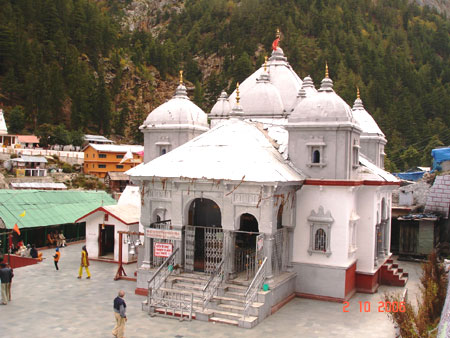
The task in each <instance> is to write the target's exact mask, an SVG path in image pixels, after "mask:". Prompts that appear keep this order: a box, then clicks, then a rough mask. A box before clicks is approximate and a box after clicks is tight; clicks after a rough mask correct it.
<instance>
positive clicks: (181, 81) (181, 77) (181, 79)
mask: <svg viewBox="0 0 450 338" xmlns="http://www.w3.org/2000/svg"><path fill="white" fill-rule="evenodd" d="M182 84H183V71H182V70H180V85H182Z"/></svg>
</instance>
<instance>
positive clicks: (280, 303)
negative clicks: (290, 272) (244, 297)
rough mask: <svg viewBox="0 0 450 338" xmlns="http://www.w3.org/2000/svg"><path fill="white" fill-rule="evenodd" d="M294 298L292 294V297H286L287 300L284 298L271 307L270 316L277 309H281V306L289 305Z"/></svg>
mask: <svg viewBox="0 0 450 338" xmlns="http://www.w3.org/2000/svg"><path fill="white" fill-rule="evenodd" d="M294 298H295V293H293V294H292V295H290V296H288V297H287V298H285V299H284V300H282V301H281V302H279V303H278V304H275V305H274V306H272V309H271V311H270V314H271V315H273V314H274V313H275V312H277V311H278V310H279V309H281V308H282V307H283V306H285V305H286V304H287V303H289V302H290V301H291V300H293V299H294Z"/></svg>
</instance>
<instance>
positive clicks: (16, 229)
mask: <svg viewBox="0 0 450 338" xmlns="http://www.w3.org/2000/svg"><path fill="white" fill-rule="evenodd" d="M13 230H14V231H15V232H17V234H18V235H19V236H20V230H19V227H18V226H17V223H16V224H14V228H13Z"/></svg>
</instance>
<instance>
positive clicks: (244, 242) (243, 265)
mask: <svg viewBox="0 0 450 338" xmlns="http://www.w3.org/2000/svg"><path fill="white" fill-rule="evenodd" d="M235 233H236V237H235V238H236V242H235V261H234V268H235V271H236V273H238V274H241V273H242V274H244V276H243V277H245V278H246V279H247V280H248V279H249V278H252V277H253V275H254V274H255V273H256V270H257V263H256V262H257V253H256V251H257V250H256V241H257V237H258V235H259V227H258V220H257V219H256V217H255V216H253V215H252V214H249V213H244V214H242V215H241V216H240V217H239V230H238V231H236V232H235Z"/></svg>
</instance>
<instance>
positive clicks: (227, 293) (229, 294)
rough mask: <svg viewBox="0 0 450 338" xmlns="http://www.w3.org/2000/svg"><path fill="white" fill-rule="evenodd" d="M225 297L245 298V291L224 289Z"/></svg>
mask: <svg viewBox="0 0 450 338" xmlns="http://www.w3.org/2000/svg"><path fill="white" fill-rule="evenodd" d="M224 296H226V297H230V298H236V299H245V293H244V292H235V291H225V295H224Z"/></svg>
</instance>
